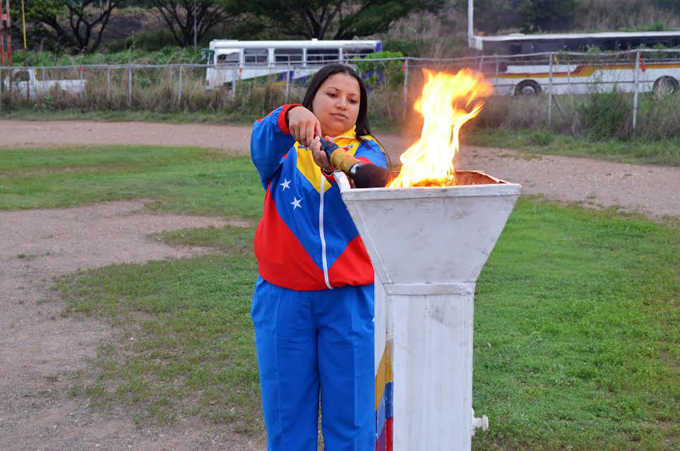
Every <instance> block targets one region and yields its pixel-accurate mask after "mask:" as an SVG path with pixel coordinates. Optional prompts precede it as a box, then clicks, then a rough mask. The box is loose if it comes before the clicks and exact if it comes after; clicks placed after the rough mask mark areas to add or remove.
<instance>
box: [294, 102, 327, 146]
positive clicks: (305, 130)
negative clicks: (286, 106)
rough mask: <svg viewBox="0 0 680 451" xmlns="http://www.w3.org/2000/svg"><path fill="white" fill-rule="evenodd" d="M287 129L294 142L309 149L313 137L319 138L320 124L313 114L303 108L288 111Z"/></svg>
mask: <svg viewBox="0 0 680 451" xmlns="http://www.w3.org/2000/svg"><path fill="white" fill-rule="evenodd" d="M287 115H288V117H287V118H286V119H287V122H288V129H289V130H290V134H291V135H292V136H293V138H294V139H295V141H297V142H299V143H300V144H302V145H303V146H305V147H311V146H312V141H313V140H314V137H315V136H321V123H320V122H319V120H318V119H317V118H316V116H314V113H312V112H311V111H309V110H308V109H307V108H305V107H303V106H298V107H295V108H293V109H290V110H288V113H287Z"/></svg>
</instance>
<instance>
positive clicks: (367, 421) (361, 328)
mask: <svg viewBox="0 0 680 451" xmlns="http://www.w3.org/2000/svg"><path fill="white" fill-rule="evenodd" d="M251 314H252V318H253V324H254V325H255V341H256V345H257V363H258V366H259V371H260V388H261V391H262V408H263V410H264V420H265V425H266V427H267V437H268V449H269V451H316V449H317V437H318V416H319V397H320V398H321V428H322V431H323V437H324V445H325V449H326V450H327V451H341V450H353V451H371V450H373V449H374V448H375V389H374V385H375V383H374V379H375V373H374V368H373V367H374V355H373V348H374V342H373V285H366V286H361V287H352V286H347V287H343V288H335V289H333V290H321V291H294V290H289V289H286V288H281V287H278V286H275V285H272V284H270V283H269V282H266V281H265V280H263V279H262V278H260V279H259V280H258V282H257V286H256V288H255V296H254V298H253V306H252V311H251Z"/></svg>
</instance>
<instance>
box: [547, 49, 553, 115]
mask: <svg viewBox="0 0 680 451" xmlns="http://www.w3.org/2000/svg"><path fill="white" fill-rule="evenodd" d="M548 58H550V81H549V88H548V89H549V92H548V128H550V127H552V110H553V108H552V104H553V54H552V53H550V54H549V55H548Z"/></svg>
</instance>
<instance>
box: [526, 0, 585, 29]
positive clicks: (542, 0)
mask: <svg viewBox="0 0 680 451" xmlns="http://www.w3.org/2000/svg"><path fill="white" fill-rule="evenodd" d="M577 10H578V0H524V1H523V2H522V5H521V6H520V11H521V13H522V18H523V22H524V23H523V24H522V31H524V32H536V31H562V30H568V29H569V27H570V26H571V24H572V21H573V20H574V16H575V15H576V11H577Z"/></svg>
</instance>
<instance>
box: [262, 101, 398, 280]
mask: <svg viewBox="0 0 680 451" xmlns="http://www.w3.org/2000/svg"><path fill="white" fill-rule="evenodd" d="M295 106H299V105H284V106H282V107H280V108H277V109H276V110H274V111H273V112H272V113H270V114H269V115H268V116H267V117H265V118H263V119H260V120H259V121H257V122H255V124H254V126H253V133H252V135H251V144H250V149H251V157H252V160H253V163H254V164H255V167H256V168H257V171H258V173H259V175H260V181H261V182H262V186H263V187H264V188H265V190H266V195H265V202H264V212H263V216H262V219H261V221H260V223H259V225H258V227H257V231H256V233H255V242H254V247H255V255H256V256H257V259H258V266H259V272H260V275H261V276H262V278H263V279H265V280H266V281H268V282H270V283H272V284H274V285H277V286H280V287H284V288H289V289H292V290H322V289H330V288H334V287H342V286H346V285H353V286H360V285H369V284H372V283H373V267H372V265H371V262H370V259H369V257H368V253H367V252H366V249H365V247H364V244H363V242H362V241H361V237H359V232H358V231H357V229H356V227H355V225H354V222H353V221H352V218H351V216H350V215H349V212H348V211H347V208H346V207H345V204H344V203H343V201H342V198H341V197H340V189H339V187H338V186H337V184H336V183H335V180H334V179H333V177H327V176H325V175H324V174H323V173H322V172H321V169H320V168H319V167H318V166H317V165H316V164H315V163H314V160H313V158H312V153H311V151H310V150H309V149H306V148H305V147H304V146H301V145H300V144H299V143H296V142H295V141H294V139H293V138H292V137H291V135H290V130H289V129H288V126H287V125H286V121H285V116H286V113H287V111H288V110H289V109H291V108H293V107H295ZM334 141H335V142H336V144H338V145H339V146H342V147H345V148H346V149H347V150H348V151H349V152H350V153H352V154H353V155H355V156H356V157H357V158H358V159H360V160H361V161H363V162H364V163H367V164H377V165H379V166H381V167H387V159H386V157H385V153H384V150H383V149H382V147H381V146H380V145H379V144H378V142H377V141H376V140H375V139H374V138H373V137H371V136H366V137H362V140H360V139H358V138H357V137H356V133H355V130H354V128H353V129H351V130H348V131H347V132H345V133H343V134H342V135H341V136H338V137H336V138H335V139H334Z"/></svg>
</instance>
